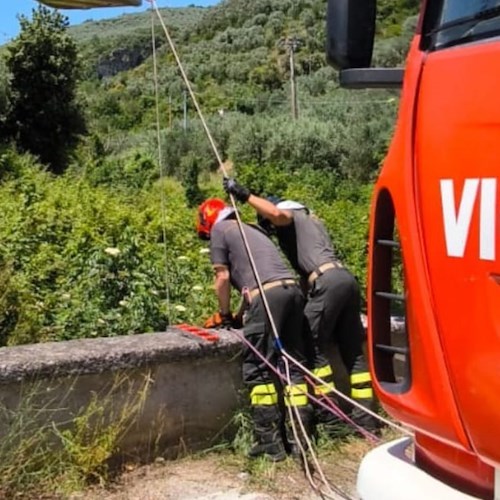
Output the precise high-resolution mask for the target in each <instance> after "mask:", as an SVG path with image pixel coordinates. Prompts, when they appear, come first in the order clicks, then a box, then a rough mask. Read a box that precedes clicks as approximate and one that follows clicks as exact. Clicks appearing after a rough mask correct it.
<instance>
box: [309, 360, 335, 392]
mask: <svg viewBox="0 0 500 500" xmlns="http://www.w3.org/2000/svg"><path fill="white" fill-rule="evenodd" d="M312 372H313V374H314V375H316V377H318V378H320V379H321V380H323V382H324V383H323V384H320V382H318V381H317V380H315V381H314V382H315V385H314V395H315V396H323V395H325V394H329V393H330V392H333V390H334V389H335V383H334V382H333V371H332V368H331V366H330V365H325V366H322V367H320V368H315V369H314V370H313V371H312Z"/></svg>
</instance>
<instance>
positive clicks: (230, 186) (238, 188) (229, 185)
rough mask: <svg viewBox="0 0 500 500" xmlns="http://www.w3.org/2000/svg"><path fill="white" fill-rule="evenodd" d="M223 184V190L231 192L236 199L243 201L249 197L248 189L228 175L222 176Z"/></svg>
mask: <svg viewBox="0 0 500 500" xmlns="http://www.w3.org/2000/svg"><path fill="white" fill-rule="evenodd" d="M222 184H223V186H224V191H225V192H226V193H227V194H232V195H233V196H234V197H235V198H236V199H237V200H238V201H241V202H242V203H245V202H247V201H248V198H249V197H250V190H249V189H248V188H246V187H245V186H242V185H240V184H238V183H237V182H236V181H235V180H234V179H231V178H230V177H224V180H223V181H222Z"/></svg>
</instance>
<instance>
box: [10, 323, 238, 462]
mask: <svg viewBox="0 0 500 500" xmlns="http://www.w3.org/2000/svg"><path fill="white" fill-rule="evenodd" d="M217 336H218V340H217V341H216V342H210V341H207V340H204V339H201V338H199V337H197V336H194V335H192V334H190V333H186V332H183V331H181V330H178V329H176V328H170V329H168V331H167V332H165V333H154V334H143V335H134V336H128V337H115V338H99V339H86V340H73V341H68V342H58V343H46V344H37V345H28V346H19V347H9V348H1V349H0V439H3V438H4V437H5V436H6V435H8V434H9V432H11V433H12V427H13V426H16V425H19V416H20V415H24V416H23V419H24V422H25V424H23V425H24V426H25V427H24V428H23V431H27V429H28V428H29V427H30V426H33V427H36V426H37V425H43V424H46V423H48V422H54V423H55V424H56V425H57V426H58V427H60V428H64V427H65V426H68V425H69V422H71V421H72V420H74V417H75V416H78V415H81V414H83V413H85V412H87V415H90V414H92V416H91V417H90V418H91V421H92V422H93V424H95V425H96V426H97V425H101V426H102V425H105V424H107V423H109V422H117V421H121V422H122V423H124V424H125V425H126V432H125V433H124V435H123V436H122V439H121V442H120V453H121V454H123V455H132V456H135V457H136V458H137V457H139V456H141V457H142V458H145V459H147V458H148V456H147V455H150V456H153V455H156V454H158V453H162V454H165V453H166V454H167V455H170V456H175V454H177V453H178V452H181V451H183V450H185V449H186V450H187V449H189V450H193V449H200V448H206V447H208V446H210V445H211V444H213V443H214V442H216V441H217V440H220V439H221V437H222V435H223V433H227V434H230V433H231V432H232V429H231V426H230V423H231V419H232V417H233V416H234V414H235V412H236V411H237V409H238V408H240V407H241V405H242V401H245V399H246V398H245V399H243V400H242V382H241V362H240V357H239V353H240V351H241V345H240V343H239V341H238V340H237V339H236V337H235V336H234V335H233V334H231V333H230V332H226V331H220V332H217ZM89 408H90V409H91V410H89ZM92 408H93V410H92ZM101 410H102V414H101ZM129 417H131V418H129ZM26 422H27V423H26Z"/></svg>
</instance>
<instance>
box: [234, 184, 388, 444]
mask: <svg viewBox="0 0 500 500" xmlns="http://www.w3.org/2000/svg"><path fill="white" fill-rule="evenodd" d="M224 189H225V191H226V192H227V193H230V194H232V195H233V196H234V197H235V198H236V199H237V200H238V201H240V202H243V203H248V204H249V205H251V206H252V207H253V208H254V209H255V210H256V211H257V214H258V216H259V221H260V222H259V223H260V224H261V225H262V226H263V227H264V228H266V229H267V230H270V229H272V230H273V232H274V233H275V234H276V236H277V238H278V242H279V246H280V248H281V249H282V250H283V253H284V254H285V255H286V256H287V258H288V259H289V261H290V263H291V265H292V266H293V267H294V269H295V270H296V271H297V272H298V273H299V275H300V276H301V280H302V283H303V286H304V288H305V289H306V290H307V292H306V293H307V303H306V307H305V310H304V313H305V316H306V319H307V324H308V329H309V333H310V335H311V336H312V342H313V351H314V352H313V365H314V369H313V372H314V374H315V375H316V376H318V377H319V378H321V379H322V380H323V381H324V382H325V384H318V383H316V384H315V386H314V393H315V396H316V398H318V399H320V400H321V399H322V398H328V399H330V400H331V402H332V403H334V404H335V405H337V404H338V401H337V398H336V397H335V394H334V392H333V390H332V389H333V388H334V387H335V386H334V377H333V371H332V367H331V366H330V363H329V360H328V357H327V352H328V348H329V346H331V345H332V343H336V344H337V346H338V349H339V352H340V355H341V357H342V360H343V362H344V364H345V367H346V369H347V371H348V373H349V376H350V384H351V397H352V398H353V399H354V400H355V401H357V402H358V403H360V404H361V405H363V406H365V407H367V408H369V409H373V390H372V387H371V377H370V373H369V371H368V368H367V363H366V359H365V356H364V353H363V337H364V330H363V325H362V323H361V318H360V291H359V286H358V283H357V281H356V279H355V278H354V276H353V275H352V274H351V273H350V272H349V271H348V270H347V269H346V268H345V267H344V266H343V265H342V263H341V262H339V260H338V259H337V257H336V255H335V252H334V250H333V245H332V243H331V240H330V237H329V235H328V233H327V230H326V228H325V226H324V225H323V223H322V222H321V221H320V220H319V219H318V218H317V217H315V216H313V215H312V214H310V213H309V210H308V209H307V208H306V207H305V206H304V205H302V204H301V203H298V202H295V201H291V200H284V201H283V200H279V199H278V198H275V197H269V198H268V199H264V198H261V197H258V196H255V195H254V194H251V193H250V191H249V190H248V189H247V188H246V187H244V186H241V185H240V184H238V183H237V182H236V181H235V180H234V179H228V178H225V179H224ZM315 417H316V418H315V420H316V423H317V424H318V426H319V427H322V428H323V429H324V431H326V433H327V434H329V435H330V436H332V437H335V436H337V435H342V434H343V433H344V432H345V428H346V427H345V425H341V424H342V422H341V420H340V418H339V417H338V416H337V415H335V414H334V413H333V412H331V411H329V410H328V409H326V408H325V407H324V406H322V405H316V408H315ZM351 418H352V419H353V420H354V421H355V422H356V423H357V424H359V425H361V426H362V427H364V428H365V429H366V430H369V431H372V432H373V431H377V430H378V421H377V420H376V419H375V418H374V417H372V416H371V415H369V414H368V413H366V412H364V411H362V410H360V409H359V408H354V409H353V410H352V413H351Z"/></svg>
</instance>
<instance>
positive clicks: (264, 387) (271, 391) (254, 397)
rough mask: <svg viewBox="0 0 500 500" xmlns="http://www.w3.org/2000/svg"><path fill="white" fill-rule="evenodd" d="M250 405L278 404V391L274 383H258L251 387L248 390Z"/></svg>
mask: <svg viewBox="0 0 500 500" xmlns="http://www.w3.org/2000/svg"><path fill="white" fill-rule="evenodd" d="M250 404H251V405H252V406H271V405H276V404H278V392H277V391H276V387H275V386H274V384H260V385H256V386H254V387H252V390H251V392H250Z"/></svg>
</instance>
